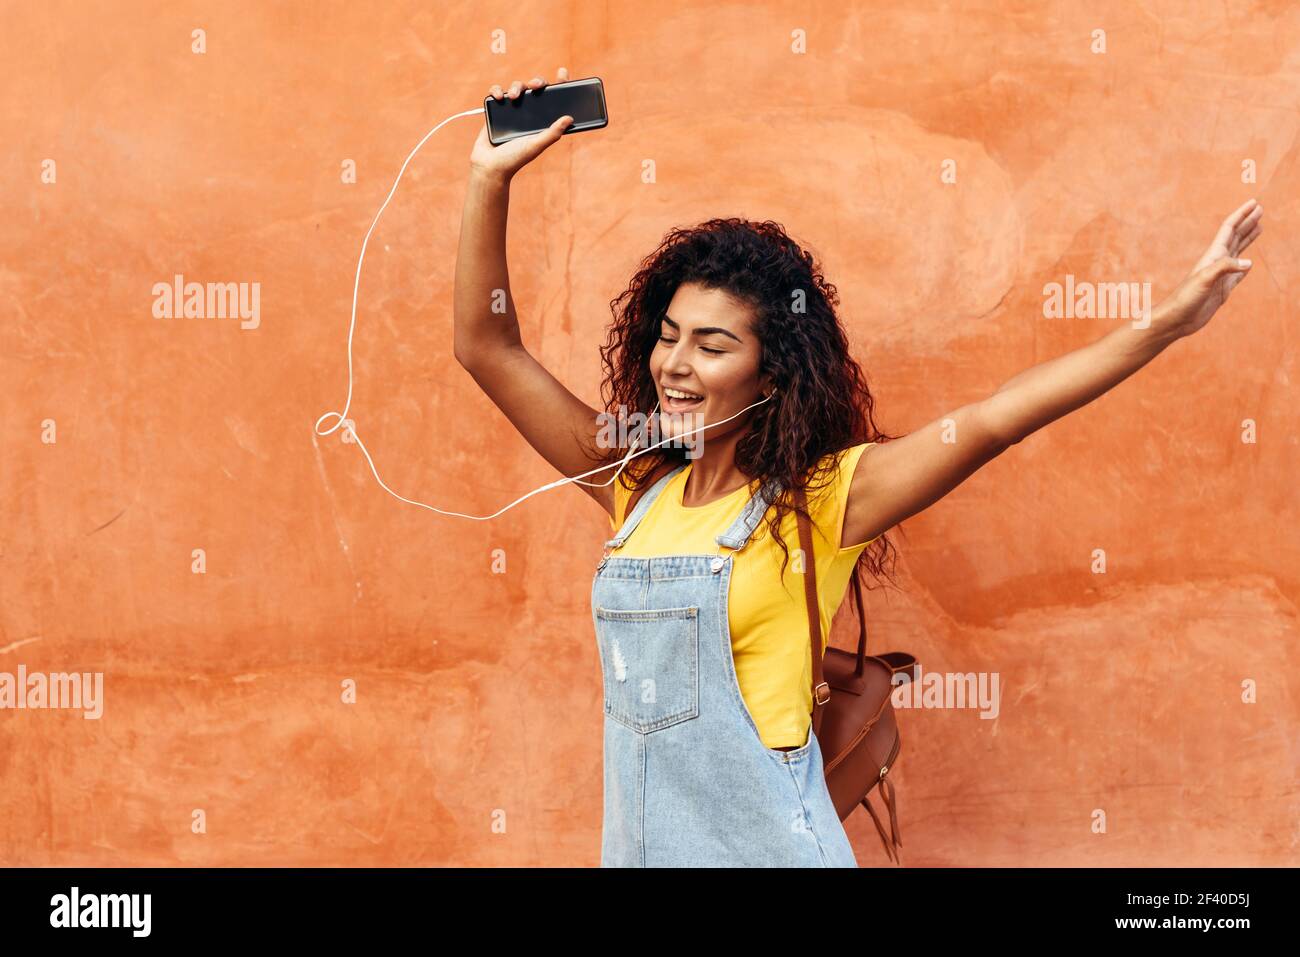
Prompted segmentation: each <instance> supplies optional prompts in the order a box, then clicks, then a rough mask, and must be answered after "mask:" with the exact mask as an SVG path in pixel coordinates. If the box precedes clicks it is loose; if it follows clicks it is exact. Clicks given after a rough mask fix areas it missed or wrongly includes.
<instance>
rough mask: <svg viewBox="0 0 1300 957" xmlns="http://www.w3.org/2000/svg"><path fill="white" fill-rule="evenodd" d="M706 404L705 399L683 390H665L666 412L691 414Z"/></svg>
mask: <svg viewBox="0 0 1300 957" xmlns="http://www.w3.org/2000/svg"><path fill="white" fill-rule="evenodd" d="M703 404H704V397H703V396H701V395H697V394H695V393H694V392H686V391H684V390H682V389H669V388H666V387H665V388H664V405H663V407H664V411H665V412H689V411H691V410H692V409H697V408H699V407H700V406H701V405H703Z"/></svg>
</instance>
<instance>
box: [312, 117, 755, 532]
mask: <svg viewBox="0 0 1300 957" xmlns="http://www.w3.org/2000/svg"><path fill="white" fill-rule="evenodd" d="M482 112H483V108H482V107H479V108H478V109H474V110H466V111H465V112H463V113H456V114H453V115H452V116H449V117H447V118H446V119H445V120H443V121H442V122H441V123H439V124H438V125H437V126H435V127H434V128H433V129H431V130H430V131H429V132H428V133H426V134H425V135H424V138H423V139H422V140H420V142H419V143H417V144H415V149H413V150H411V152H410V155H409V156H407V157H406V162H404V163H403V164H402V168H401V169H400V170H398V172H397V179H395V180H393V188H392V189H390V190H389V191H388V197H387V199H385V200H384V203H383V205H382V206H380V207H379V212H377V213H375V218H374V221H373V222H372V223H371V224H370V228H369V229H368V230H366V238H365V239H364V240H363V241H362V243H361V256H360V258H358V259H357V276H356V280H355V281H354V282H353V284H352V319H351V321H350V322H349V323H348V396H347V400H346V401H345V402H344V403H343V411H342V412H326V413H325V414H324V415H322V416H321V417H320V418H318V419H317V420H316V425H315V426H314V427H313V431H314V432H315V434H316V435H319V436H322V437H323V436H326V435H330V434H332V433H333V432H335V431H336V430H337V429H338V428H339V426H344V434H345V435H351V436H352V438H353V439H354V440H355V441H356V443H357V446H358V447H359V448H360V449H361V454H362V455H364V456H365V457H366V462H368V463H369V464H370V471H371V473H372V474H373V475H374V476H375V481H376V482H378V483H379V485H380V487H381V488H383V490H384V491H385V492H387V493H388V494H389V495H391V496H393V497H394V498H396V499H399V500H400V501H403V502H406V503H407V504H408V505H418V506H419V507H420V508H427V509H428V510H429V511H431V512H437V513H438V514H440V515H454V516H456V517H457V518H468V519H473V520H474V521H479V522H482V521H487V520H488V519H491V518H496V517H497V516H498V515H500V514H501V513H502V512H504V511H507V510H508V509H512V508H514V507H515V506H516V505H518V504H519V503H520V502H523V501H525V500H527V499H529V498H531V497H532V496H534V495H536V494H538V493H539V492H545V491H547V490H549V489H553V488H559V487H560V486H561V485H565V484H567V483H569V482H576V483H578V484H580V485H588V486H592V487H594V488H599V487H602V486H605V485H611V484H613V482H614V481H615V479H617V478H618V476H619V475H620V474H621V473H622V471H623V469H624V468H625V467H626V466H627V463H628V462H629V461H631V460H632V459H634V458H636V456H638V455H645V454H646V453H647V452H652V451H654V450H655V449H657V448H658V447H659V446H661V445H663V444H664V443H665V442H670V441H674V440H678V439H683V438H685V437H686V436H688V435H694V434H695V433H696V432H702V431H704V430H705V429H711V428H714V427H715V426H719V425H722V424H724V423H726V422H730V421H731V420H732V419H734V418H735V417H736V416H737V415H743V414H744V413H745V412H748V411H749V410H750V409H752V408H753V407H754V406H756V405H762V404H763V403H764V402H767V401H768V400H769V399H771V398H772V395H774V394H775V393H774V392H773V393H769V394H768V395H767V396H765V397H764V398H762V399H760V400H759V401H757V402H754V403H752V404H750V405H747V406H745V408H743V409H741V410H740V411H739V412H737V413H736V414H735V415H731V416H728V417H727V418H725V419H723V420H722V421H721V422H712V423H710V424H708V425H703V426H700V427H699V428H698V429H692V430H691V431H689V432H684V433H682V434H681V435H677V436H670V437H669V438H667V439H664V440H662V441H660V442H656V443H655V444H654V445H651V446H648V447H647V448H644V449H642V450H641V451H640V452H635V454H634V452H633V450H634V449H636V447H637V445H638V443H639V442H640V439H639V438H638V437H634V438H633V440H632V443H631V445H630V446H629V447H628V454H627V455H626V456H624V457H623V458H622V459H621V460H620V461H619V462H617V463H612V462H611V463H610V464H608V465H601V466H599V467H597V468H594V469H592V470H591V471H590V472H583V473H582V474H581V475H575V476H566V477H565V478H562V479H559V480H557V481H555V482H549V483H547V484H546V485H543V486H540V487H539V488H535V489H533V490H532V491H531V492H529V493H528V494H526V495H522V496H520V497H519V498H517V499H515V500H514V501H513V502H511V503H510V504H509V505H506V506H504V507H503V508H500V509H498V510H497V511H495V512H493V513H492V514H491V515H466V514H464V513H463V512H450V511H446V510H445V509H441V508H434V507H433V506H432V505H426V504H424V503H423V502H416V501H413V500H411V499H409V498H405V497H404V496H401V495H398V494H397V493H396V492H394V491H393V490H392V489H391V488H389V487H388V486H387V485H386V484H384V480H383V479H381V478H380V477H379V471H378V470H377V469H376V468H375V461H374V459H372V458H371V457H370V452H369V450H368V449H367V448H366V446H365V443H364V442H362V441H361V436H359V435H357V431H356V426H355V423H352V422H348V421H347V415H348V410H349V409H350V408H351V407H352V385H353V377H352V336H353V333H355V332H356V328H357V293H358V291H359V290H360V288H361V264H362V263H364V262H365V260H366V246H367V245H368V244H369V243H370V235H371V233H373V232H374V231H375V226H376V225H378V223H379V217H380V216H382V215H383V213H384V210H385V209H387V208H388V203H389V200H391V199H392V198H393V194H394V193H396V192H397V184H398V183H400V182H401V181H402V174H403V173H405V172H406V167H407V165H408V164H409V163H410V162H411V160H412V158H413V157H414V156H415V154H416V153H418V152H419V151H420V147H422V146H424V144H425V143H426V142H428V140H429V137H431V136H432V135H433V134H434V133H436V132H438V130H440V129H442V128H443V126H445V125H446V124H448V123H450V122H451V121H452V120H455V119H459V118H460V117H462V116H474V115H476V114H478V113H482ZM658 411H659V403H657V402H656V403H655V407H654V410H653V411H652V412H651V413H650V415H651V416H653V415H655V413H657V412H658ZM330 416H334V417H335V418H336V419H337V421H336V422H335V423H334V424H333V425H332V426H330V428H328V429H326V430H325V431H324V432H322V431H321V423H322V422H324V421H325V420H326V419H328V418H329V417H330ZM313 441H314V440H313ZM615 465H617V467H618V470H617V471H616V472H615V473H614V474H613V475H612V476H611V477H610V479H609V480H608V481H606V482H599V483H597V482H584V481H582V480H583V479H584V478H586V477H587V476H588V475H595V474H596V473H597V472H604V471H605V470H607V469H611V468H614V467H615Z"/></svg>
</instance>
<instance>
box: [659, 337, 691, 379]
mask: <svg viewBox="0 0 1300 957" xmlns="http://www.w3.org/2000/svg"><path fill="white" fill-rule="evenodd" d="M684 344H685V343H684V339H678V340H677V341H676V342H675V343H673V345H672V347H671V348H670V349H669V350H668V357H667V358H666V359H664V364H663V371H664V372H667V373H669V374H671V375H673V376H675V377H677V378H679V379H686V378H690V375H691V365H690V362H689V361H688V357H689V356H690V349H689V347H687V348H683V346H684Z"/></svg>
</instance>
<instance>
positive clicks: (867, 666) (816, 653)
mask: <svg viewBox="0 0 1300 957" xmlns="http://www.w3.org/2000/svg"><path fill="white" fill-rule="evenodd" d="M672 464H673V463H672V462H671V461H668V462H662V463H660V465H659V468H662V467H664V466H668V467H669V468H671V467H672ZM659 468H656V469H655V472H656V474H655V475H654V476H652V477H651V478H650V479H649V480H648V481H646V483H645V484H644V485H642V486H641V487H640V488H639V489H637V490H636V491H634V492H633V493H632V495H631V496H630V497H629V499H628V503H627V508H626V510H625V512H624V515H625V516H626V515H631V514H632V509H633V508H635V507H636V502H637V499H639V498H640V497H641V495H642V493H644V492H645V491H646V490H647V489H649V488H650V486H652V485H653V484H654V483H655V481H656V480H657V479H658V478H659V477H660V476H659V474H658V470H659ZM616 481H618V480H616ZM795 499H796V502H797V503H798V505H799V507H800V508H801V509H803V510H805V511H806V510H807V498H806V496H805V494H804V490H803V489H797V490H796V491H795ZM796 517H797V520H798V525H799V547H800V548H801V549H803V553H804V555H805V561H804V565H805V568H806V571H805V574H804V598H805V601H806V602H807V605H808V622H809V628H808V631H809V639H810V644H811V647H812V692H813V693H812V700H813V710H812V730H813V733H814V734H816V735H817V743H818V746H819V747H820V749H821V753H822V769H823V772H824V773H825V776H826V788H827V790H828V791H830V795H831V801H832V802H833V803H834V805H835V812H836V813H837V814H838V815H839V817H840V820H841V821H843V820H845V819H846V818H848V816H849V815H850V814H852V813H853V812H854V811H855V810H857V807H858V805H859V804H861V805H862V806H863V807H865V808H866V809H867V813H868V814H870V815H871V819H872V821H874V822H875V824H876V833H878V834H879V835H880V842H881V843H882V844H883V845H884V847H885V853H886V854H887V855H888V856H889V859H890V860H891V861H894V862H895V863H898V864H901V863H902V858H901V857H900V855H899V848H901V847H902V846H903V839H902V835H901V834H900V833H899V830H898V799H897V795H896V794H895V791H894V783H893V782H892V781H890V780H889V779H888V778H887V777H886V775H888V773H889V770H890V769H891V768H892V767H893V766H894V764H895V762H896V761H897V760H898V752H899V749H900V748H901V747H902V744H903V742H902V737H901V736H900V735H899V733H898V719H897V716H896V715H895V714H894V704H893V700H892V698H891V693H892V691H893V690H894V686H893V683H892V678H893V676H894V675H895V674H896V673H899V672H902V673H904V674H906V675H908V677H909V679H910V680H913V681H914V680H916V658H914V657H913V656H912V655H909V654H907V653H906V652H902V651H890V652H886V653H884V654H880V655H868V654H867V618H866V610H865V608H864V606H863V604H862V588H861V586H860V585H859V584H858V579H857V576H856V575H854V576H853V598H854V601H855V602H856V603H857V606H858V650H857V652H856V653H850V652H847V651H843V650H841V649H839V648H836V647H834V646H832V645H827V646H826V653H825V657H824V658H823V656H822V654H820V652H821V650H822V620H821V615H820V614H819V613H818V612H817V607H818V604H817V568H816V562H815V561H814V560H813V558H814V554H815V553H814V551H813V537H812V528H811V526H810V524H809V522H808V519H807V518H806V517H805V516H804V515H803V514H802V513H800V514H798V515H797V516H796ZM877 786H879V787H880V795H881V800H883V801H884V803H885V807H886V809H887V810H888V811H889V834H888V835H886V833H885V828H884V825H882V824H881V822H880V818H879V816H878V815H877V814H876V810H875V808H873V807H872V806H871V803H870V802H869V801H868V800H867V796H868V795H869V794H870V793H871V791H872V789H873V788H875V787H877Z"/></svg>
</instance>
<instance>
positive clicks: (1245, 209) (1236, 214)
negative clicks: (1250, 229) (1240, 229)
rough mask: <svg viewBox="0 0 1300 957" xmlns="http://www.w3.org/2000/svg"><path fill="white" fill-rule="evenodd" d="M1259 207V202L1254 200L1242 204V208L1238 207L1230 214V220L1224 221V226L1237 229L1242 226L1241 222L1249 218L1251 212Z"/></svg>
mask: <svg viewBox="0 0 1300 957" xmlns="http://www.w3.org/2000/svg"><path fill="white" fill-rule="evenodd" d="M1257 205H1258V201H1257V200H1254V199H1248V200H1246V201H1245V202H1244V203H1242V204H1241V205H1240V206H1238V207H1237V208H1236V209H1234V210H1233V211H1232V212H1231V213H1229V214H1228V218H1227V219H1225V220H1224V221H1223V225H1225V226H1227V227H1228V228H1229V229H1236V228H1237V226H1238V225H1240V223H1241V221H1242V220H1243V219H1245V218H1246V217H1247V216H1249V215H1250V212H1251V210H1253V209H1254V208H1255V207H1256V206H1257Z"/></svg>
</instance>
